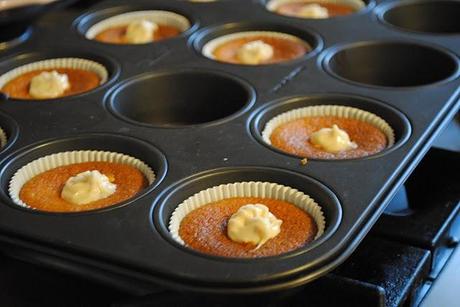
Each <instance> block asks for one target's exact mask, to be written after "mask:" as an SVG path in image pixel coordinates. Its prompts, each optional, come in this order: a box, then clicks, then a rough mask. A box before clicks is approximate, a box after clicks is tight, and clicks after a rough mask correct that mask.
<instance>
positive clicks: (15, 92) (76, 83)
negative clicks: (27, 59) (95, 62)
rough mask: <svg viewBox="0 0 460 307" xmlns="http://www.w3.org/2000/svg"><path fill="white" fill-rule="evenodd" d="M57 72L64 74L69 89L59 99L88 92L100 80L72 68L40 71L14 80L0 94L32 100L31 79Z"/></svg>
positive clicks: (92, 73)
mask: <svg viewBox="0 0 460 307" xmlns="http://www.w3.org/2000/svg"><path fill="white" fill-rule="evenodd" d="M53 70H55V71H57V72H58V73H60V74H66V75H67V77H68V78H69V83H70V88H69V89H67V90H66V91H65V92H64V93H63V94H62V96H61V97H65V96H71V95H76V94H80V93H84V92H87V91H90V90H92V89H94V88H96V87H98V86H99V84H100V83H101V78H100V77H99V75H98V74H96V73H94V72H92V71H87V70H83V69H73V68H56V69H40V70H34V71H31V72H28V73H25V74H23V75H20V76H19V77H16V78H14V79H13V80H11V81H9V82H8V83H7V84H5V86H4V87H3V88H2V89H1V92H3V93H5V94H7V95H8V96H10V97H12V98H16V99H34V100H37V98H34V97H32V96H31V95H30V94H29V88H30V83H31V81H32V78H33V77H35V76H37V75H39V74H41V73H42V72H45V71H47V72H51V71H53Z"/></svg>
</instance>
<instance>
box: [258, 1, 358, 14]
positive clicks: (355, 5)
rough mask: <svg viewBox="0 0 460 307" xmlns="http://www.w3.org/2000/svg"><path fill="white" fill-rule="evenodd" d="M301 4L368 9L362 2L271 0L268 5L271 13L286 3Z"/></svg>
mask: <svg viewBox="0 0 460 307" xmlns="http://www.w3.org/2000/svg"><path fill="white" fill-rule="evenodd" d="M299 2H304V3H309V2H315V3H336V4H344V5H348V6H350V7H352V8H353V9H355V10H357V11H358V10H361V9H363V8H365V7H366V3H364V1H362V0H270V1H269V2H268V3H267V9H268V10H269V11H272V12H274V11H276V10H277V9H278V7H279V6H280V5H283V4H286V3H299Z"/></svg>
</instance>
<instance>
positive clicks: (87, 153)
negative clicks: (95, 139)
mask: <svg viewBox="0 0 460 307" xmlns="http://www.w3.org/2000/svg"><path fill="white" fill-rule="evenodd" d="M83 162H113V163H121V164H126V165H130V166H132V167H135V168H137V169H138V170H139V171H141V172H142V173H143V174H144V176H145V177H146V178H147V181H148V182H149V184H151V183H152V182H153V181H154V180H155V173H154V172H153V171H152V169H151V168H150V167H149V166H148V165H147V164H146V163H145V162H143V161H141V160H139V159H136V158H133V157H131V156H128V155H125V154H121V153H115V152H109V151H98V150H79V151H66V152H60V153H56V154H52V155H48V156H44V157H42V158H40V159H37V160H34V161H32V162H30V163H28V164H26V165H25V166H23V167H21V168H20V169H19V170H18V171H17V172H16V173H15V174H14V175H13V177H12V178H11V180H10V184H9V188H8V193H9V195H10V197H11V199H12V200H13V202H14V203H16V204H17V205H19V206H22V207H27V208H29V206H28V205H27V204H26V203H24V202H23V201H22V200H21V199H20V198H19V192H20V191H21V189H22V187H23V186H24V184H25V183H26V182H27V181H29V180H30V179H32V178H33V177H35V176H37V175H39V174H41V173H43V172H46V171H48V170H51V169H53V168H56V167H59V166H64V165H69V164H75V163H83Z"/></svg>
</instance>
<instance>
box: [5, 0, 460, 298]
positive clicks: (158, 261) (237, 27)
mask: <svg viewBox="0 0 460 307" xmlns="http://www.w3.org/2000/svg"><path fill="white" fill-rule="evenodd" d="M404 2H405V1H404ZM404 2H403V1H401V2H399V1H398V2H396V1H395V2H393V1H370V3H368V7H367V8H366V9H364V10H363V11H361V12H359V13H356V14H353V15H350V16H344V17H337V18H331V19H327V20H304V19H299V18H290V17H285V16H279V15H276V14H273V13H271V12H269V11H267V10H266V9H265V7H264V2H261V1H256V0H254V1H248V0H227V1H216V2H209V3H192V2H187V1H172V0H161V1H160V0H158V1H136V3H133V2H132V1H127V0H124V1H107V2H105V3H101V4H99V5H97V6H96V7H94V8H93V9H92V10H91V11H89V12H75V11H70V10H69V11H64V12H61V13H59V14H50V15H47V16H45V17H44V18H43V19H42V20H41V21H40V22H39V23H38V24H37V25H36V26H34V28H33V32H32V34H31V36H30V37H29V39H28V40H27V41H25V42H23V43H22V44H20V45H18V46H16V47H11V48H9V49H6V50H5V51H2V53H1V59H0V73H5V72H7V71H9V70H10V69H12V68H14V67H17V66H19V65H22V64H24V63H28V62H32V61H36V60H39V59H43V58H53V57H70V56H75V57H83V58H88V59H92V60H95V61H98V62H100V63H102V64H104V65H105V66H106V67H107V69H108V70H109V73H110V78H109V81H108V82H107V83H106V84H105V85H103V86H101V87H100V88H98V89H95V90H93V91H91V92H88V93H84V94H81V95H77V96H73V97H67V98H63V99H54V100H48V101H41V102H35V101H18V100H14V99H8V98H7V97H3V101H1V103H0V126H1V127H2V128H4V129H6V131H7V133H8V136H9V143H8V145H7V146H6V147H5V148H4V149H3V150H2V151H1V153H0V158H1V159H2V161H1V165H0V169H1V179H0V183H1V185H0V188H1V189H0V197H1V201H2V203H3V204H2V205H1V206H0V230H1V235H0V240H1V241H3V242H8V243H9V244H13V245H15V246H17V247H18V249H20V250H21V251H22V252H21V255H27V256H26V258H28V259H29V260H31V261H34V262H40V263H46V264H48V265H52V266H54V267H57V268H59V269H62V270H66V271H70V272H73V273H76V274H83V275H85V276H88V277H92V278H97V279H99V280H103V281H105V282H111V283H112V284H116V285H117V286H122V287H124V288H126V289H130V290H133V291H136V292H142V291H144V292H145V291H150V290H152V289H153V288H155V285H160V286H161V287H171V288H175V289H188V290H196V291H210V292H226V293H229V292H231V293H255V292H263V291H274V290H280V289H286V288H291V287H295V286H299V285H302V284H305V283H307V282H309V281H311V280H313V279H315V278H317V277H319V276H320V275H322V274H325V273H326V272H328V271H330V270H332V269H334V268H335V267H337V266H338V265H339V264H340V263H342V262H343V261H344V260H345V259H346V258H347V257H348V256H349V255H350V254H351V253H352V252H353V250H354V249H355V248H356V246H357V245H358V244H359V242H360V241H361V240H362V239H363V237H364V236H365V235H366V233H367V232H368V231H369V229H370V228H371V226H372V225H373V224H374V223H375V221H376V220H377V219H378V217H379V216H380V214H381V213H382V211H383V210H384V208H385V206H386V204H387V203H388V202H389V200H391V198H392V197H393V196H394V194H395V192H396V191H397V189H398V187H399V186H400V185H401V184H402V183H403V182H404V181H405V179H406V178H407V176H408V175H409V174H410V173H411V171H412V170H413V169H414V167H415V166H416V164H417V163H418V162H419V161H420V159H421V158H422V157H423V155H424V154H425V152H426V151H427V149H428V148H429V147H430V144H431V142H432V140H433V138H434V137H435V136H436V134H437V133H438V132H439V131H440V130H441V129H442V128H443V126H444V125H445V124H446V123H447V122H448V121H449V120H450V119H451V118H452V116H453V115H454V114H455V112H456V111H457V110H458V108H459V103H458V97H457V96H458V86H459V85H460V80H459V79H458V76H459V61H458V56H457V53H458V52H459V51H460V40H459V35H460V33H458V31H457V30H458V28H457V30H455V31H454V32H455V33H451V32H449V31H443V32H445V33H424V32H417V33H415V32H414V31H413V29H409V30H410V31H406V30H404V29H401V28H396V26H394V25H389V23H391V22H392V21H394V20H396V19H397V18H395V17H393V18H388V20H386V19H385V18H386V17H385V16H391V14H390V15H388V14H389V13H388V12H391V10H394V9H395V8H397V7H398V6H399V5H403V4H404ZM408 2H409V3H410V4H413V3H418V2H421V3H422V2H423V3H424V2H426V1H408ZM432 2H433V4H432V6H433V7H436V4H435V3H438V1H432ZM439 2H440V3H441V1H439ZM442 2H443V3H444V2H446V1H442ZM449 2H453V3H455V5H457V4H458V2H457V1H449ZM443 3H441V5H444V4H443ZM142 9H160V10H170V11H173V12H177V13H179V14H182V15H184V16H186V17H188V18H189V19H190V21H191V23H192V28H191V29H190V30H189V31H187V32H186V33H184V34H183V35H181V36H179V37H177V38H173V39H168V40H164V41H161V42H157V43H153V44H145V45H124V46H118V45H109V44H102V43H99V42H95V41H89V40H86V39H85V38H84V31H85V30H86V29H88V27H89V26H90V25H92V24H93V23H94V22H97V21H99V20H101V19H102V18H106V17H109V16H112V15H116V14H119V13H122V12H127V11H133V10H142ZM409 13H410V10H408V11H407V12H406V11H401V12H399V13H398V14H409ZM433 18H437V17H433ZM446 19H447V18H446ZM399 20H401V19H399ZM438 22H441V20H438ZM396 25H397V27H400V26H401V24H400V23H397V22H396ZM402 26H404V24H402ZM439 28H440V26H439V25H438V26H433V28H430V30H433V29H435V30H436V29H439ZM416 29H417V30H423V29H420V28H416ZM241 30H272V31H285V32H287V33H290V34H294V35H296V36H299V37H301V38H303V39H305V40H307V41H308V42H309V43H310V44H311V45H312V46H313V48H314V49H313V51H312V52H311V53H310V54H308V55H306V56H305V57H303V58H301V59H297V60H294V61H292V62H286V63H281V64H276V65H262V66H256V67H251V66H243V65H230V64H225V63H218V62H215V61H212V60H210V59H207V58H205V57H203V56H202V55H201V54H200V50H199V49H200V48H201V47H202V46H203V44H204V43H206V42H207V41H208V40H209V39H211V38H213V37H215V36H216V35H222V34H227V33H231V32H235V31H241ZM446 33H448V34H446ZM320 104H321V105H323V104H340V105H346V106H354V107H358V108H360V109H363V110H367V111H370V112H373V113H375V114H377V115H379V116H381V117H382V118H384V119H385V120H386V121H387V122H388V123H389V124H390V125H391V126H392V127H393V129H394V130H395V135H396V144H395V145H394V146H393V147H391V148H389V149H387V150H385V151H383V152H381V153H379V154H377V155H374V156H371V157H367V158H362V159H352V160H342V161H324V160H310V161H308V163H307V165H302V164H301V163H300V160H301V159H300V158H298V157H294V156H291V155H288V154H284V153H282V152H280V151H278V150H276V149H273V148H271V147H270V146H268V145H266V144H264V143H263V141H262V140H261V136H260V134H261V130H262V129H263V126H264V124H265V123H266V122H267V121H268V120H269V119H270V118H271V117H272V116H275V115H277V114H279V113H280V112H284V111H287V110H290V109H293V108H298V107H303V106H310V105H320ZM79 149H98V150H109V151H116V152H120V153H124V154H129V155H132V156H134V157H136V158H139V159H141V160H144V161H145V162H147V163H148V164H149V165H150V166H151V167H152V168H153V169H154V171H155V172H156V174H157V179H156V181H155V182H154V183H153V184H152V185H151V186H150V187H149V188H148V189H147V190H145V191H144V192H142V193H141V194H140V195H138V196H137V197H135V198H134V199H132V200H129V201H127V202H125V203H122V204H119V205H117V206H114V207H111V208H106V209H103V210H98V211H92V212H85V213H78V214H53V213H43V212H37V211H33V210H28V209H24V208H20V207H18V206H16V205H15V204H13V203H12V201H11V199H10V198H9V197H8V193H7V189H8V182H9V180H10V178H11V176H12V174H13V173H14V172H15V171H16V170H17V169H18V168H20V167H21V166H23V165H25V164H26V163H28V162H30V161H32V160H34V159H36V158H39V157H42V156H44V155H47V154H51V153H56V152H61V151H67V150H79ZM249 180H255V181H257V180H260V181H270V182H275V183H279V184H284V185H288V186H291V187H294V188H297V189H299V190H301V191H303V192H305V193H306V194H309V195H311V196H312V197H313V198H314V199H315V200H316V201H317V202H318V203H319V204H320V205H321V206H322V207H323V209H324V212H325V216H326V220H327V229H326V233H325V235H324V236H323V237H321V238H320V239H319V240H317V241H315V242H313V243H312V244H310V245H308V246H306V247H305V248H303V249H300V250H296V251H293V252H291V253H288V254H285V255H281V256H278V257H269V258H262V259H251V260H243V259H228V258H219V257H213V256H208V255H204V254H201V253H198V252H196V251H192V250H189V249H187V248H185V247H183V246H180V245H178V244H177V243H176V242H174V241H173V240H172V238H171V237H170V235H169V233H168V230H167V224H168V220H169V216H170V215H171V213H172V211H173V210H174V208H175V206H176V205H177V204H179V203H180V202H181V201H182V200H184V199H186V198H187V197H189V196H191V195H192V194H194V193H195V192H198V191H200V190H202V189H206V188H208V187H212V186H215V185H218V184H222V183H231V182H236V181H249ZM24 251H25V253H24ZM21 257H24V256H21Z"/></svg>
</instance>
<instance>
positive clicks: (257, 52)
mask: <svg viewBox="0 0 460 307" xmlns="http://www.w3.org/2000/svg"><path fill="white" fill-rule="evenodd" d="M236 56H237V58H238V60H240V61H241V63H243V64H248V65H257V64H260V63H262V62H264V61H267V60H269V59H270V58H271V57H272V56H273V47H272V46H270V45H269V44H266V43H264V42H263V41H261V40H255V41H252V42H248V43H246V44H244V45H243V46H241V47H240V48H239V49H238V51H237V54H236Z"/></svg>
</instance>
